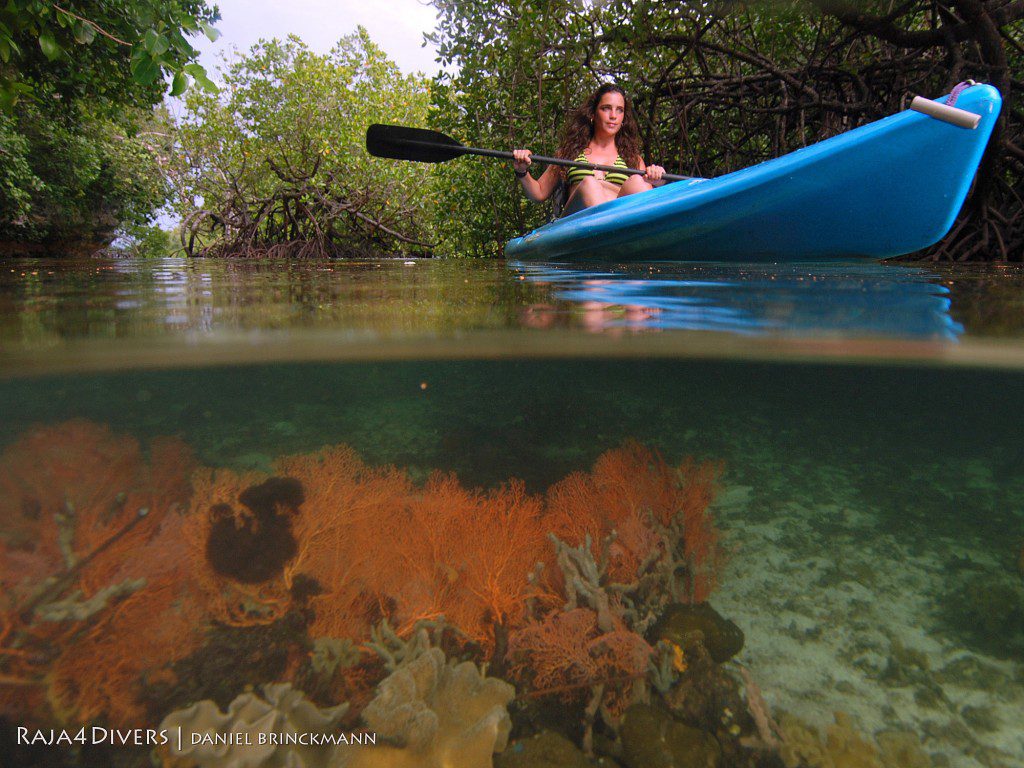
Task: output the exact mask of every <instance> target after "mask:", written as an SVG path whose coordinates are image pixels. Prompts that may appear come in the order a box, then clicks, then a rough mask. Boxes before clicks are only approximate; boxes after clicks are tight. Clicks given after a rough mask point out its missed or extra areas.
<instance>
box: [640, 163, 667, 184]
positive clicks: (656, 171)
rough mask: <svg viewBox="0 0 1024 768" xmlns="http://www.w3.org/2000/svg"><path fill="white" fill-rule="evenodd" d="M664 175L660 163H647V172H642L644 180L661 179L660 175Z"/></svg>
mask: <svg viewBox="0 0 1024 768" xmlns="http://www.w3.org/2000/svg"><path fill="white" fill-rule="evenodd" d="M664 175H665V169H664V168H662V167H661V166H660V165H648V166H647V173H645V174H644V180H645V181H661V177H662V176H664Z"/></svg>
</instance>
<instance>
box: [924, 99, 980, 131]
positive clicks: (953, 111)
mask: <svg viewBox="0 0 1024 768" xmlns="http://www.w3.org/2000/svg"><path fill="white" fill-rule="evenodd" d="M910 108H911V109H912V110H914V111H915V112H920V113H921V114H923V115H928V116H930V117H934V118H935V119H936V120H942V121H943V122H945V123H950V124H952V125H955V126H958V127H960V128H969V129H970V130H974V129H975V128H977V127H978V123H980V122H981V115H976V114H974V113H973V112H968V111H967V110H966V109H959V108H957V107H947V106H946V105H945V104H940V103H939V102H937V101H932V100H931V99H925V98H922V97H921V96H915V97H914V100H913V101H912V102H910Z"/></svg>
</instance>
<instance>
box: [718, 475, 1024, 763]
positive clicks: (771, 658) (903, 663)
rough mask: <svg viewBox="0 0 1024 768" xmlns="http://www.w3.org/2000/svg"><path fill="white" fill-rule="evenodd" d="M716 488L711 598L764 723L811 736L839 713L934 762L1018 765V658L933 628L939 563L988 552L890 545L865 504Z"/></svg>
mask: <svg viewBox="0 0 1024 768" xmlns="http://www.w3.org/2000/svg"><path fill="white" fill-rule="evenodd" d="M753 495H754V494H753V489H752V488H751V487H749V486H739V485H734V486H730V487H726V488H725V489H724V490H723V492H722V493H721V494H720V495H719V498H718V500H717V501H716V504H715V515H716V519H717V520H718V522H719V523H720V525H721V527H722V529H723V531H724V532H725V543H726V546H727V547H728V548H729V549H730V550H731V552H732V556H731V558H730V560H729V563H728V566H727V567H726V569H725V572H724V574H723V577H722V582H721V586H720V587H719V590H718V591H717V592H716V593H715V595H714V596H713V597H712V604H713V605H714V606H715V608H716V609H717V610H719V611H720V612H721V613H722V614H723V615H724V616H727V617H729V618H731V619H732V620H733V621H735V622H736V623H737V624H739V626H740V627H741V628H742V629H743V631H744V632H745V633H746V644H745V646H744V649H743V651H742V653H741V654H740V656H739V660H740V661H741V662H742V663H744V664H745V665H747V666H748V667H749V669H750V670H751V672H752V674H753V676H754V679H755V680H756V681H757V683H758V685H759V686H760V688H761V690H762V692H763V694H764V697H765V700H766V701H767V702H768V704H769V706H770V708H771V710H772V712H773V714H774V715H776V716H778V715H780V714H781V713H783V712H788V713H790V714H792V715H795V716H796V717H797V718H799V719H800V720H802V721H804V722H805V723H807V724H809V725H811V726H814V727H815V728H817V729H818V731H819V732H823V731H824V728H825V727H827V726H828V725H830V724H831V723H833V722H834V720H833V715H834V713H835V712H837V711H841V712H845V713H848V714H849V715H851V716H852V717H853V718H854V721H855V722H856V724H857V726H858V727H859V729H860V731H861V732H862V733H863V734H865V735H870V734H877V733H879V732H882V731H910V732H913V733H916V734H917V735H918V736H919V738H920V740H921V744H922V746H923V747H924V749H925V751H926V752H927V753H929V754H930V755H931V758H932V762H933V764H934V765H936V766H954V767H955V768H1020V767H1022V766H1024V664H1019V663H1015V662H1013V661H1006V660H1002V659H998V658H995V657H992V656H988V655H985V654H982V653H979V652H977V651H975V650H972V649H969V648H967V647H965V646H964V644H963V643H962V642H959V641H958V640H957V639H956V638H952V637H949V636H948V635H946V634H943V631H944V627H943V626H942V624H941V622H940V620H939V617H938V611H939V605H938V601H937V598H938V596H939V595H942V594H943V593H945V592H947V591H948V589H949V575H948V567H947V564H948V563H949V561H950V560H951V559H952V558H970V559H971V561H973V563H974V564H975V565H976V566H977V567H979V568H991V569H992V571H993V572H997V571H998V570H1000V569H1005V565H1002V564H1000V563H999V562H997V558H995V557H994V556H993V555H992V553H991V552H986V551H984V550H978V549H972V548H971V545H970V544H969V543H964V542H962V541H959V540H953V539H951V538H946V537H939V536H936V537H929V538H928V539H927V540H921V539H920V538H915V539H914V540H910V538H909V537H908V538H906V539H901V538H900V537H899V536H898V535H896V534H894V533H893V532H892V530H891V529H890V530H884V529H883V528H882V526H880V525H879V524H878V516H877V515H876V514H874V513H873V512H872V511H871V510H869V509H863V510H858V509H857V508H855V507H854V506H847V505H843V504H835V503H833V504H829V505H812V504H809V503H808V504H804V503H801V502H800V501H796V500H790V501H785V500H783V501H778V502H773V503H768V504H763V503H760V504H758V505H757V506H758V507H759V509H758V510H757V511H756V513H755V514H750V511H751V509H752V499H753Z"/></svg>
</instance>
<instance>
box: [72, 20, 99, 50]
mask: <svg viewBox="0 0 1024 768" xmlns="http://www.w3.org/2000/svg"><path fill="white" fill-rule="evenodd" d="M95 39H96V29H95V27H93V26H92V24H86V23H85V22H84V21H79V22H78V23H76V24H75V41H76V42H79V43H81V44H82V45H88V44H89V43H91V42H92V41H93V40H95Z"/></svg>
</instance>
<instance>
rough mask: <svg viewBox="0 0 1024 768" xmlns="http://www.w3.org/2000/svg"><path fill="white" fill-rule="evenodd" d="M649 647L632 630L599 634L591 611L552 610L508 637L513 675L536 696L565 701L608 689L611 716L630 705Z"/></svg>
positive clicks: (642, 673) (595, 615)
mask: <svg viewBox="0 0 1024 768" xmlns="http://www.w3.org/2000/svg"><path fill="white" fill-rule="evenodd" d="M651 653H652V650H651V647H650V646H649V645H648V644H647V643H646V642H645V641H644V639H643V638H642V637H640V636H639V635H637V634H636V633H634V632H631V631H629V630H628V629H625V628H623V629H616V630H614V631H612V632H601V631H600V630H599V628H598V625H597V614H596V613H595V612H594V611H592V610H590V609H589V608H575V609H573V610H570V611H565V612H562V611H553V612H551V613H549V614H548V615H547V616H545V617H544V618H543V619H542V620H540V621H529V622H527V623H526V624H525V625H523V626H522V627H520V628H518V629H517V630H515V631H514V632H512V634H511V635H510V637H509V659H510V664H509V670H510V672H511V673H512V675H513V676H514V677H516V678H518V679H520V680H521V681H523V682H524V683H525V684H527V685H528V686H529V688H530V689H531V690H532V691H533V692H534V693H536V694H542V693H545V692H550V693H551V694H553V695H558V696H560V697H561V698H563V699H565V700H572V699H575V698H578V697H580V696H582V695H589V694H590V689H591V688H592V687H593V686H596V685H598V684H605V686H606V693H605V696H606V698H605V701H604V703H605V707H606V709H608V710H609V712H610V713H611V714H612V715H613V716H617V715H618V714H621V710H622V709H623V708H624V707H625V706H626V705H627V703H628V697H627V695H626V692H627V691H628V690H629V689H630V688H631V687H632V682H633V680H635V679H637V678H641V677H643V676H644V675H645V674H646V672H647V666H648V660H649V659H650V655H651Z"/></svg>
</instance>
